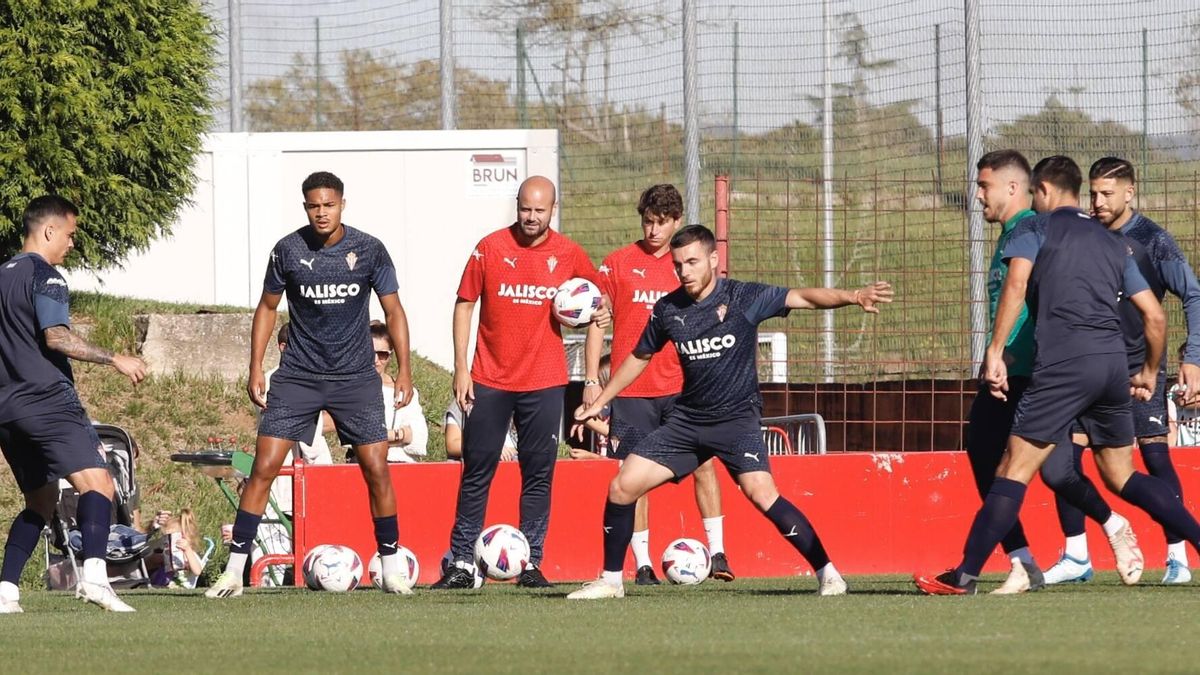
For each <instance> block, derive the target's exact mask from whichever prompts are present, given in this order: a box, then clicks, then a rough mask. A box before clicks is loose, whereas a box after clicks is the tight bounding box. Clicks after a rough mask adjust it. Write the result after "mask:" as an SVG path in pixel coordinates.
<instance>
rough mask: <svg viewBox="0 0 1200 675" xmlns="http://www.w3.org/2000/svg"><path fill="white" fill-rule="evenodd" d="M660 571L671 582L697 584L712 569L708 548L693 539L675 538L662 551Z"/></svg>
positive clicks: (688, 584)
mask: <svg viewBox="0 0 1200 675" xmlns="http://www.w3.org/2000/svg"><path fill="white" fill-rule="evenodd" d="M662 571H663V576H665V577H667V579H668V580H670V582H671V583H673V584H682V585H685V586H690V585H692V584H698V583H700V582H702V581H704V580H705V579H707V578H708V573H709V572H711V571H712V557H711V556H709V554H708V548H707V547H706V546H705V545H704V544H701V543H700V542H698V541H696V540H695V539H687V538H684V539H676V540H675V541H673V542H671V543H670V544H668V545H667V550H666V551H663V556H662Z"/></svg>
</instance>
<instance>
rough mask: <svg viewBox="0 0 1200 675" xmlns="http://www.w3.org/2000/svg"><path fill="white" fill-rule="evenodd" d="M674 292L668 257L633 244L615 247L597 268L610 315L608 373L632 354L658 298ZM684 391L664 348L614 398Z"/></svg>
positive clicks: (673, 355) (674, 360)
mask: <svg viewBox="0 0 1200 675" xmlns="http://www.w3.org/2000/svg"><path fill="white" fill-rule="evenodd" d="M676 288H679V277H677V276H675V263H674V262H673V261H672V260H671V253H670V252H669V251H668V252H667V254H666V255H664V256H662V257H660V258H656V257H655V256H654V255H653V254H651V253H646V251H645V249H643V248H642V247H641V245H640V244H638V243H637V242H635V243H632V244H630V245H628V246H625V247H622V248H619V249H617V250H615V251H613V252H612V253H610V254H608V257H607V258H605V259H604V262H603V263H602V264H601V265H600V290H601V291H602V292H603V293H604V294H605V295H607V296H608V300H609V302H610V303H611V305H612V313H613V337H612V352H611V356H610V357H609V358H611V359H612V372H614V373H615V372H617V368H619V367H620V365H621V362H622V361H624V360H625V359H626V358H627V357H628V356H629V355H630V354H632V353H633V348H634V347H635V346H636V345H637V343H638V338H640V337H641V336H642V331H643V330H645V328H646V322H647V321H649V320H650V312H651V310H653V309H654V303H655V302H657V301H658V299H659V298H661V297H662V296H664V295H666V294H667V293H670V292H671V291H673V290H675V289H676ZM682 388H683V370H682V369H681V368H680V367H679V354H678V353H677V352H676V351H675V350H674V349H670V348H668V349H663V350H662V351H660V352H658V353H657V354H655V355H654V357H653V358H651V359H650V365H648V366H646V370H644V371H642V374H641V375H639V376H638V379H636V380H634V381H633V384H631V385H629V386H628V387H626V388H625V390H624V391H622V392H621V393H620V394H618V396H624V397H631V398H633V397H636V398H657V397H659V396H669V395H671V394H678V393H679V391H680V389H682Z"/></svg>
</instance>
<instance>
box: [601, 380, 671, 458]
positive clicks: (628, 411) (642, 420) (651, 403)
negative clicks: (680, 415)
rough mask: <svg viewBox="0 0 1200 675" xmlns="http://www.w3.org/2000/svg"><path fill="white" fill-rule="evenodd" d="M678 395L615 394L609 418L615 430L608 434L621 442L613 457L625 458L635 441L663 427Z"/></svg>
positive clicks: (612, 428) (637, 441)
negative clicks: (626, 395) (626, 396)
mask: <svg viewBox="0 0 1200 675" xmlns="http://www.w3.org/2000/svg"><path fill="white" fill-rule="evenodd" d="M678 398H679V394H671V395H669V396H656V397H654V398H637V397H630V398H622V397H619V396H618V397H617V398H614V399H613V400H612V415H611V416H610V418H609V424H610V425H611V428H610V431H611V432H612V433H611V434H609V435H610V436H611V437H612V438H614V439H617V440H619V441H620V442H619V443H617V444H616V445H617V447H616V449H615V450H613V457H615V458H616V459H625V457H626V456H627V455H629V451H630V450H632V449H633V447H634V446H635V445H637V444H638V443H639V442H640V441H641V440H642V439H643V438H645V437H647V436H649V435H650V434H651V433H653V432H654V430H655V429H657V428H659V427H661V426H662V425H663V423H664V422H665V421H666V419H667V413H669V412H670V411H671V408H674V407H675V401H676V399H678Z"/></svg>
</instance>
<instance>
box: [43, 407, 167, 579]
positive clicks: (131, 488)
mask: <svg viewBox="0 0 1200 675" xmlns="http://www.w3.org/2000/svg"><path fill="white" fill-rule="evenodd" d="M93 426H94V427H95V429H96V435H97V436H99V437H100V444H101V445H102V446H103V449H104V457H105V460H106V461H107V462H108V471H109V473H111V474H112V477H113V483H114V485H115V488H116V489H115V494H114V495H113V517H112V525H111V527H110V528H109V535H108V551H107V553H106V555H105V560H106V562H107V563H108V576H109V581H110V583H111V584H112V585H113V587H123V588H136V587H138V586H144V585H147V584H148V583H149V582H150V575H149V574H148V573H147V572H146V563H145V559H146V556H148V555H149V554H150V551H151V549H150V546H149V541H148V537H147V536H146V535H145V534H143V533H141V532H138V531H137V530H136V529H134V516H135V511H136V509H137V508H138V488H137V481H136V479H135V474H134V467H135V465H136V462H137V456H138V446H137V442H136V441H134V440H133V437H132V436H130V435H129V432H127V431H125V430H124V429H122V428H120V427H118V426H114V425H111V424H100V423H96V422H94V423H93ZM78 505H79V493H77V492H76V491H75V488H73V487H71V484H70V483H68V482H67V481H65V480H60V481H59V482H58V505H57V506H56V507H55V510H54V518H53V519H52V520H51V522H50V523H49V527H48V528H47V531H46V586H47V587H48V588H51V589H56V590H69V589H71V588H74V586H75V580H76V579H78V578H79V568H80V565H81V563H82V559H81V558H80V552H81V549H82V538H81V537H80V534H79V529H78V528H79V526H78V523H77V522H76V519H75V511H76V509H77V507H78ZM52 549H53V551H52Z"/></svg>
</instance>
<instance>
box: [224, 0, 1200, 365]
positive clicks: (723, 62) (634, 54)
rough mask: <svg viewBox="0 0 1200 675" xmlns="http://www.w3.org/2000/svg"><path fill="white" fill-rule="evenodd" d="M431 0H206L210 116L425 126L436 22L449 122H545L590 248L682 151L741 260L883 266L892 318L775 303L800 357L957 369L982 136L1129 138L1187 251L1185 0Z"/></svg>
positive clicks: (970, 326)
mask: <svg viewBox="0 0 1200 675" xmlns="http://www.w3.org/2000/svg"><path fill="white" fill-rule="evenodd" d="M444 1H448V2H453V6H452V8H451V11H450V12H449V15H450V16H451V17H452V20H451V21H450V22H449V23H448V24H447V23H443V22H441V21H439V16H440V15H441V12H440V9H441V8H442V7H443V6H442V5H439V3H437V2H434V1H433V0H403V1H398V2H383V1H382V0H379V1H371V0H340V1H333V0H327V1H317V0H258V1H254V2H252V1H250V0H213V4H212V6H211V7H212V12H213V13H214V15H215V16H216V17H217V19H218V21H219V22H220V24H221V25H223V26H226V28H227V31H226V34H225V35H224V36H223V40H224V42H223V43H222V44H223V49H225V53H226V55H228V56H229V57H230V58H229V59H228V60H227V63H226V67H225V68H224V69H223V70H222V71H221V74H222V76H221V78H219V82H217V83H216V88H217V89H218V91H219V92H220V94H221V96H222V98H223V99H224V100H225V101H226V102H227V105H225V106H224V107H223V108H222V109H221V111H219V113H218V116H217V118H216V120H215V127H216V128H217V129H218V130H246V131H275V130H278V131H296V130H318V129H328V130H333V129H433V128H439V127H440V126H441V125H442V124H443V114H442V113H443V110H442V100H443V90H442V85H443V78H442V77H441V73H442V68H441V66H442V63H441V62H440V60H439V54H440V50H441V46H442V36H443V35H445V36H448V37H452V38H453V40H452V42H453V50H452V51H453V65H454V70H453V72H454V74H455V77H454V78H453V79H454V86H453V89H452V91H448V92H446V93H452V94H453V96H451V97H449V98H450V99H452V100H453V101H454V108H455V110H454V123H455V126H456V127H457V128H463V129H467V128H511V127H552V128H556V129H558V130H559V133H560V142H561V147H560V179H561V183H562V186H561V187H562V210H561V219H562V223H563V227H564V229H565V230H566V231H567V232H568V233H570V234H571V235H572V236H573V237H574V238H576V239H577V240H578V241H580V242H581V243H582V244H583V245H584V246H585V247H586V248H587V249H588V251H589V252H590V253H591V254H592V255H593V256H594V257H595V258H597V259H599V258H600V257H601V256H602V255H604V254H605V253H606V252H608V251H609V250H611V249H612V248H614V247H616V246H618V245H622V244H624V243H627V242H628V241H630V240H632V239H634V238H635V237H636V236H637V234H638V230H637V221H636V214H635V212H634V208H633V207H634V204H635V203H636V200H637V196H638V194H639V193H640V192H641V190H642V189H644V188H645V187H646V186H648V185H650V184H653V183H657V182H673V183H676V184H679V185H681V186H685V185H686V180H685V179H686V178H687V177H688V176H691V175H695V174H696V173H698V175H699V187H698V188H696V187H693V190H692V192H693V193H698V195H696V194H693V195H692V196H693V197H695V196H698V197H699V202H700V204H699V219H700V220H701V221H703V222H707V223H711V220H712V219H711V216H710V214H712V213H713V191H712V187H711V186H712V185H713V177H714V176H715V175H717V174H724V175H728V176H729V177H730V192H729V199H730V213H731V218H730V240H731V251H730V265H731V268H732V271H733V274H735V275H737V276H739V277H744V278H758V279H763V280H768V281H775V282H778V283H786V284H790V285H797V284H810V285H822V284H823V283H824V282H825V280H826V279H829V278H830V277H829V276H827V273H828V274H830V275H832V279H833V280H834V281H835V282H837V283H842V284H852V283H858V282H861V281H865V280H867V279H868V278H874V277H879V276H886V277H889V278H891V279H892V280H894V281H896V283H897V284H898V290H899V300H898V302H897V303H895V304H894V305H893V306H892V307H891V308H889V312H888V316H887V318H886V320H881V321H880V322H878V323H877V324H863V325H862V326H860V324H859V318H858V317H849V316H841V315H838V317H837V318H836V319H835V321H836V324H835V325H834V326H832V328H834V329H835V330H834V331H833V332H835V333H836V339H835V340H834V341H833V344H830V345H828V346H827V347H825V348H821V346H820V345H822V343H823V342H824V340H825V339H826V338H825V336H827V335H829V334H830V332H831V331H830V328H831V326H830V325H829V324H825V323H821V322H822V321H824V319H820V318H817V317H805V318H803V319H794V320H793V321H794V323H792V324H789V329H788V330H789V331H792V332H793V333H794V337H792V339H791V340H790V342H789V344H790V346H789V362H790V371H789V372H790V374H789V377H790V378H791V379H793V380H797V381H809V382H817V381H820V380H822V379H824V380H830V379H833V378H837V379H839V380H841V381H850V382H858V383H865V382H875V381H881V380H886V379H904V378H908V377H920V378H943V377H945V378H957V379H960V380H961V379H963V378H967V377H969V375H970V373H971V370H972V362H973V358H977V356H978V349H979V346H980V344H981V336H982V330H983V327H982V318H981V317H982V305H981V296H980V291H981V288H982V274H983V269H982V268H983V264H984V262H985V261H986V257H985V256H986V253H987V251H988V250H990V247H991V244H990V241H991V240H992V239H993V238H994V232H991V231H990V230H985V229H984V228H983V226H982V222H981V220H980V219H979V217H978V213H977V210H974V209H973V208H972V204H971V203H970V196H969V195H970V188H969V183H968V181H969V180H970V179H971V173H972V172H970V171H969V170H968V168H969V165H970V159H971V158H973V157H975V156H977V155H978V154H979V153H980V152H982V151H984V150H990V149H995V148H1002V147H1012V148H1016V149H1019V150H1021V151H1023V152H1025V153H1026V154H1027V155H1028V156H1029V157H1030V158H1031V159H1034V160H1036V159H1037V158H1039V157H1041V156H1045V155H1049V154H1059V153H1062V154H1068V155H1071V156H1073V157H1074V158H1075V159H1076V160H1077V161H1078V162H1079V164H1080V165H1081V166H1083V167H1084V169H1085V171H1086V168H1087V166H1088V164H1089V163H1090V162H1092V161H1093V160H1095V159H1096V158H1098V157H1101V156H1104V155H1114V154H1115V155H1119V156H1123V157H1126V158H1129V159H1131V160H1133V161H1134V162H1135V164H1137V165H1138V167H1139V170H1140V171H1141V176H1142V181H1141V186H1140V193H1139V206H1140V208H1143V209H1145V210H1146V211H1147V212H1148V213H1150V215H1152V216H1154V217H1157V218H1159V219H1160V222H1162V223H1163V224H1164V225H1166V226H1168V227H1169V228H1171V229H1172V231H1173V232H1174V233H1175V235H1176V237H1177V238H1178V239H1179V240H1180V241H1181V243H1182V244H1183V246H1184V248H1185V250H1187V251H1188V252H1189V253H1191V252H1194V249H1195V244H1196V242H1197V232H1196V225H1195V223H1196V218H1197V216H1196V208H1197V206H1196V204H1197V201H1196V178H1195V177H1196V172H1197V169H1198V168H1200V140H1198V135H1197V134H1198V132H1200V76H1198V75H1196V73H1197V72H1200V6H1197V5H1196V4H1195V2H1194V1H1193V0H1145V1H1143V2H1138V3H1125V4H1122V5H1120V6H1119V7H1118V6H1112V5H1106V4H1103V3H1101V4H1098V5H1093V6H1089V7H1081V6H1079V5H1078V4H1077V3H1071V2H1067V1H1066V0H1047V1H1046V2H1041V3H1028V2H1016V1H1015V0H1011V1H1005V0H964V1H962V2H957V1H951V0H926V1H916V0H891V1H889V2H882V3H874V2H868V1H867V0H827V1H826V2H810V3H796V2H783V1H781V0H760V1H756V2H749V1H739V0H735V1H733V2H722V3H718V2H713V1H712V0H679V1H676V0H661V1H659V0H486V1H485V0H444ZM685 9H686V10H687V11H685ZM690 20H694V22H695V23H694V30H695V36H696V38H695V40H693V41H690V45H689V46H690V47H691V48H692V50H693V51H692V52H691V56H692V57H694V62H695V72H694V77H692V78H691V79H689V80H688V81H687V82H685V78H684V70H685V64H686V63H688V61H689V58H688V57H689V54H686V53H685V51H684V49H685V40H684V34H685V32H686V30H685V29H686V28H687V27H688V21H690ZM969 47H971V48H969ZM969 70H970V71H971V72H973V73H977V75H976V76H974V77H973V78H968V75H967V73H968V71H969ZM826 111H828V114H827V112H826ZM689 114H690V115H693V116H694V119H695V120H696V122H697V128H698V131H699V134H698V143H697V144H696V145H697V146H698V151H699V152H698V154H697V156H698V158H699V161H698V163H695V164H693V165H691V166H689V165H688V162H687V159H688V154H689V153H688V152H687V147H686V146H687V142H688V140H689V139H688V135H687V134H686V133H685V131H686V129H685V127H687V120H688V117H689ZM826 117H828V119H829V120H830V121H831V124H830V125H829V126H828V127H826V126H825V125H824V122H825V119H826ZM826 134H828V140H829V141H830V143H829V144H828V145H827V144H826V143H825V140H826V138H825V135H826ZM827 150H828V151H827ZM689 168H690V169H692V170H691V171H689ZM972 212H974V214H975V215H972ZM689 216H691V217H695V216H694V215H693V214H689ZM826 252H828V255H827V254H826ZM1174 306H1175V307H1177V305H1174ZM1172 307H1173V306H1172V305H1168V313H1169V314H1170V315H1171V316H1172V317H1175V318H1178V317H1179V315H1180V312H1178V311H1172ZM806 322H807V323H806ZM876 325H883V326H886V327H887V328H886V330H882V331H881V330H880V329H878V328H875V327H872V326H876ZM1177 328H1178V327H1176V329H1177ZM1173 342H1175V340H1174V339H1173Z"/></svg>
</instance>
